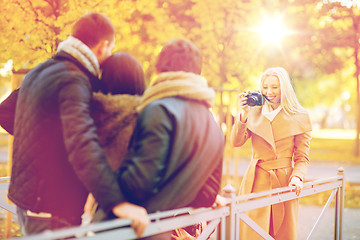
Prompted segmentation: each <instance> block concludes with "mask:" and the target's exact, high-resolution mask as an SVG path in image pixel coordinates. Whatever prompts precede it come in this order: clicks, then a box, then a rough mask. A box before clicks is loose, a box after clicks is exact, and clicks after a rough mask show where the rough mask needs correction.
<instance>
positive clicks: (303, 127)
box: [247, 107, 311, 150]
mask: <svg viewBox="0 0 360 240" xmlns="http://www.w3.org/2000/svg"><path fill="white" fill-rule="evenodd" d="M261 111H262V107H252V108H251V109H250V112H249V115H248V123H247V127H248V129H249V130H250V131H251V132H253V133H255V134H256V135H259V136H260V137H262V138H263V139H265V141H267V142H268V143H269V144H270V145H271V146H272V147H273V149H274V150H275V149H276V146H275V142H276V141H278V140H280V139H283V138H286V137H289V136H293V135H298V134H301V133H305V132H309V131H311V121H310V117H309V114H308V113H296V114H292V115H287V114H286V113H285V112H284V110H283V109H282V110H281V111H280V112H279V113H278V114H277V115H276V117H275V118H274V120H273V121H272V122H270V121H269V120H268V119H267V118H266V117H264V115H263V114H261Z"/></svg>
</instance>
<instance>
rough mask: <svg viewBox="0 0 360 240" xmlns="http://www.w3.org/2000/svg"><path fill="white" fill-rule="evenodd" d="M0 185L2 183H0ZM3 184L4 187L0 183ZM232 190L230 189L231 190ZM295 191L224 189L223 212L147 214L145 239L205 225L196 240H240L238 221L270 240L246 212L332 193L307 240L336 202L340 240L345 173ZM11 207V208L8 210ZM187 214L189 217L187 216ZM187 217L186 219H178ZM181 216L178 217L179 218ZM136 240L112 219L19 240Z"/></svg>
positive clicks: (336, 234)
mask: <svg viewBox="0 0 360 240" xmlns="http://www.w3.org/2000/svg"><path fill="white" fill-rule="evenodd" d="M0 181H1V179H0ZM0 184H3V183H0ZM230 189H231V188H230ZM293 190H294V187H283V188H277V189H272V190H269V191H263V192H259V193H252V194H248V195H244V196H236V195H235V192H234V191H232V190H229V188H224V189H223V191H225V193H224V196H226V197H227V203H228V204H227V205H226V206H225V207H222V208H217V209H211V208H210V209H209V208H200V209H192V208H182V209H176V210H171V211H164V212H158V213H153V214H150V219H151V220H152V222H151V223H150V225H149V226H148V227H147V229H146V230H145V233H144V236H143V237H147V236H152V235H156V234H159V233H163V232H168V231H171V230H173V229H177V228H183V227H185V226H188V225H192V224H196V223H199V222H207V223H208V224H207V226H206V228H205V229H204V230H203V232H202V233H201V235H200V236H199V237H198V238H197V239H208V238H209V237H211V239H221V240H224V239H227V240H228V239H230V240H234V239H239V233H240V232H239V225H240V221H243V222H245V223H246V224H247V225H248V226H250V227H251V228H252V229H254V230H255V231H256V232H257V233H258V234H259V235H260V236H261V237H262V238H264V239H273V238H272V237H271V236H270V235H269V234H268V233H267V232H265V231H264V230H263V229H262V228H261V227H260V226H258V225H257V224H256V223H255V222H254V221H253V220H252V219H251V218H249V217H248V216H247V215H246V214H245V212H246V211H248V210H252V209H256V208H260V207H264V206H268V205H272V204H276V203H280V202H286V201H289V200H293V199H297V198H301V197H306V196H309V195H313V194H318V193H321V192H325V191H329V190H332V193H331V194H330V196H329V198H328V200H327V202H326V204H325V206H324V207H323V209H322V211H321V213H320V215H319V217H318V219H317V221H316V223H315V224H314V226H313V228H312V230H311V231H310V233H309V235H308V237H307V239H311V236H312V234H313V232H314V230H315V229H316V227H317V226H318V224H319V221H320V220H321V219H322V217H323V215H324V212H325V211H326V210H327V209H328V208H329V206H330V203H331V202H332V201H333V199H334V198H335V218H334V221H335V224H334V226H335V231H334V239H336V240H341V239H342V216H343V209H344V191H345V187H344V170H343V169H342V168H339V169H338V174H337V175H336V176H334V177H331V178H326V179H319V180H316V181H312V182H308V183H305V184H304V187H303V189H302V191H301V193H300V195H299V196H297V195H296V194H295V192H294V191H293ZM9 206H11V207H9ZM0 207H2V208H4V209H6V210H8V211H12V210H13V206H12V205H9V204H5V203H1V204H0ZM186 213H189V214H186ZM181 214H186V215H181ZM179 215H181V216H179ZM61 238H68V239H72V238H73V239H88V238H91V239H113V238H114V239H115V238H116V239H136V238H137V237H136V235H135V233H134V231H133V229H132V228H131V227H130V220H129V219H115V220H111V221H105V222H101V223H95V224H90V225H88V226H80V227H73V228H68V229H64V230H56V231H47V232H45V233H42V234H38V235H32V236H26V237H22V238H21V239H34V240H35V239H36V240H41V239H44V240H45V239H61Z"/></svg>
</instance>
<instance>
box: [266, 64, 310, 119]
mask: <svg viewBox="0 0 360 240" xmlns="http://www.w3.org/2000/svg"><path fill="white" fill-rule="evenodd" d="M269 76H275V77H277V78H278V79H279V83H280V90H281V103H280V105H281V107H282V108H283V109H284V111H285V113H287V114H288V115H290V114H295V113H305V112H306V109H305V108H303V107H302V106H301V104H300V103H299V101H298V99H297V98H296V94H295V91H294V88H293V86H292V84H291V80H290V76H289V74H288V72H287V71H286V70H285V69H284V68H282V67H273V68H268V69H267V70H266V71H265V72H264V73H263V75H262V76H261V78H260V89H262V85H263V83H264V80H265V78H267V77H269Z"/></svg>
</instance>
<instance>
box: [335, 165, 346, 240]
mask: <svg viewBox="0 0 360 240" xmlns="http://www.w3.org/2000/svg"><path fill="white" fill-rule="evenodd" d="M337 175H338V176H342V179H341V187H339V189H338V191H337V193H336V200H335V229H334V238H335V240H341V239H342V218H343V212H344V195H345V194H344V192H345V181H344V168H343V167H339V168H338V173H337Z"/></svg>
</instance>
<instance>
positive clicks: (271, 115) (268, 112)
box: [261, 102, 282, 122]
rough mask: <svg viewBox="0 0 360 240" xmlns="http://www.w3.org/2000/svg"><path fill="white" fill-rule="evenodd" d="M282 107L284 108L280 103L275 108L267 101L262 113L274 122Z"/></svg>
mask: <svg viewBox="0 0 360 240" xmlns="http://www.w3.org/2000/svg"><path fill="white" fill-rule="evenodd" d="M281 109H282V107H281V105H280V106H279V107H278V108H276V109H275V110H273V109H272V107H271V106H270V104H269V103H268V102H265V104H264V106H263V107H262V111H261V113H262V115H264V117H266V118H267V119H268V120H269V121H270V122H272V121H273V120H274V118H275V117H276V115H278V113H279V112H280V111H281Z"/></svg>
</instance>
